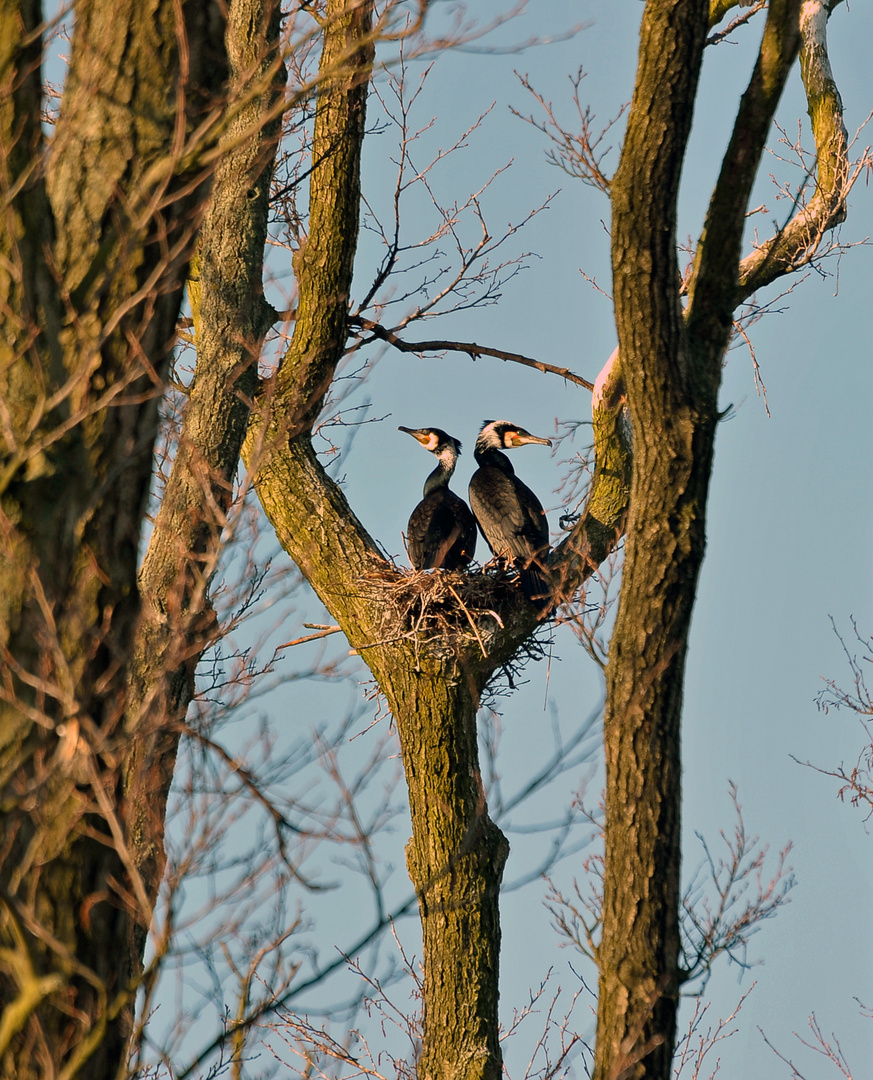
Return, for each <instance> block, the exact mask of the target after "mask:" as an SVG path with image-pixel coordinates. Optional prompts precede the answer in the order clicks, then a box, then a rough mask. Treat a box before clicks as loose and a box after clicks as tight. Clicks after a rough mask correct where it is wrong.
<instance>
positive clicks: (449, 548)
mask: <svg viewBox="0 0 873 1080" xmlns="http://www.w3.org/2000/svg"><path fill="white" fill-rule="evenodd" d="M398 430H400V431H405V432H406V433H407V434H408V435H411V436H412V437H413V438H414V439H417V440H418V442H420V443H421V445H422V446H423V447H424V448H425V449H426V450H430V452H431V453H432V454H436V456H437V457H438V458H439V465H437V467H436V468H435V469H434V471H433V472H432V473H431V474H430V476H428V478H427V480H425V482H424V498H423V499H422V500H421V502H420V503H419V504H418V506H416V508H415V509H414V510H413V511H412V514H411V515H410V518H409V524H408V525H407V527H406V538H407V543H408V545H409V558H410V560H411V562H412V565H413V566H414V567H415V569H416V570H431V569H442V570H463V569H464V568H465V567H466V566H467V565H468V564H469V562H470V560H471V559H472V558H473V553H474V552H475V550H476V520H475V518H474V517H473V515H472V513H471V512H470V507H469V506H467V504H466V503H465V502H464V500H463V499H462V498H460V497H459V496H458V495H456V494H455V493H454V492H453V491H449V486H448V485H449V480H451V478H452V473H453V472H454V471H455V464H456V462H457V460H458V455H459V454H460V453H461V444H460V443H459V442H458V440H457V439H453V438H452V436H451V435H447V434H446V432H445V431H443V430H442V429H441V428H415V429H413V428H406V427H401V428H399V429H398Z"/></svg>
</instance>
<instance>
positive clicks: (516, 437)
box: [399, 420, 552, 608]
mask: <svg viewBox="0 0 873 1080" xmlns="http://www.w3.org/2000/svg"><path fill="white" fill-rule="evenodd" d="M399 430H400V431H405V432H406V433H407V434H408V435H411V436H412V437H413V438H414V439H417V440H418V442H420V443H421V445H422V446H423V447H424V448H425V449H426V450H430V452H431V453H432V454H435V455H436V456H437V458H438V459H439V464H438V465H437V467H436V468H435V469H434V471H433V472H432V473H431V474H430V476H428V478H427V480H426V481H425V484H424V498H423V499H422V500H421V502H420V503H419V504H418V506H416V508H415V509H414V510H413V511H412V515H411V516H410V518H409V525H408V526H407V541H408V544H409V557H410V559H411V561H412V565H413V566H414V567H415V569H416V570H427V569H431V568H442V569H444V570H463V569H465V568H466V567H467V566H468V564H469V563H470V561H471V560H472V558H473V553H474V551H475V549H476V524H477V522H478V525H479V529H480V531H481V533H482V535H483V536H484V537H485V539H486V541H487V542H488V546H489V547H490V548H491V550H492V552H493V553H494V555H495V556H496V557H497V558H499V559H506V560H507V562H511V563H513V564H514V565H515V566H517V567H518V568H519V574H520V577H521V587H522V591H523V592H524V595H525V596H526V597H527V599H528V600H530V601H532V602H533V603H534V604H536V605H537V607H541V608H545V607H548V606H549V600H548V593H549V582H548V578H547V576H546V575H545V573H544V572H543V570H542V569H541V567H542V566H543V564H544V562H545V558H546V556H547V554H548V550H549V526H548V522H547V521H546V512H545V510H543V506H542V503H541V502H540V500H539V499H538V498H537V497H536V495H534V493H533V492H532V491H531V489H530V488H529V487H528V486H527V485H526V484H523V483H522V482H521V480H519V479H518V477H517V476H516V475H515V470H514V469H513V467H512V463H511V462H510V460H509V458H508V457H507V456H506V455H505V454H504V453H502V452H501V451H502V450H509V449H512V448H513V447H516V446H524V445H525V444H527V443H540V444H541V445H543V446H551V445H552V443H551V440H550V439H540V438H539V437H538V436H536V435H531V433H530V432H529V431H525V429H524V428H522V427H519V426H518V425H517V424H512V423H510V422H509V421H508V420H486V422H485V423H484V424H483V426H482V430H481V431H480V432H479V437H478V439H477V440H476V449H475V451H474V457H475V458H476V463H477V464H478V466H479V468H478V469H477V470H476V472H475V473H473V477H472V479H471V480H470V506H472V508H473V513H471V512H470V507H468V506H467V504H466V503H465V502H464V500H463V499H461V498H459V497H458V496H457V495H456V494H455V493H454V492H453V491H450V490H449V486H448V485H449V480H450V479H451V477H452V473H453V472H454V471H455V465H456V464H457V461H458V455H459V454H460V453H461V444H460V443H459V442H458V440H457V439H455V438H453V437H452V436H451V435H448V434H447V433H446V432H445V431H443V430H442V429H441V428H407V427H401V428H399ZM474 514H475V518H474V516H473V515H474Z"/></svg>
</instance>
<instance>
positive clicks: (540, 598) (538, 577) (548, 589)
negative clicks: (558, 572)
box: [520, 564, 554, 611]
mask: <svg viewBox="0 0 873 1080" xmlns="http://www.w3.org/2000/svg"><path fill="white" fill-rule="evenodd" d="M520 577H521V591H522V592H523V593H524V595H525V597H526V598H527V599H528V600H529V601H530V602H531V603H532V604H533V605H534V607H537V608H539V609H540V611H546V610H548V609H550V608H552V607H554V601H553V600H552V583H551V581H550V580H549V576H548V574H547V573H546V571H545V570H543V568H542V567H540V566H536V565H534V564H531V565H530V566H525V567H524V568H523V569H522V570H521V572H520Z"/></svg>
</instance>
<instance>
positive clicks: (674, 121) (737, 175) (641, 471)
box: [594, 0, 800, 1080]
mask: <svg viewBox="0 0 873 1080" xmlns="http://www.w3.org/2000/svg"><path fill="white" fill-rule="evenodd" d="M708 8H709V5H708V3H707V2H706V0H701V2H687V3H686V2H681V3H675V2H671V0H650V2H649V3H648V4H647V5H646V11H645V15H644V17H643V27H642V31H641V35H640V41H641V45H640V56H639V65H638V68H637V82H636V87H635V90H634V98H633V102H632V105H631V111H630V115H629V119H628V128H627V134H626V137H625V141H624V146H623V148H622V154H621V161H620V164H619V168H618V171H617V173H616V175H615V178H614V180H613V183H612V188H611V194H612V208H613V218H612V258H613V280H614V294H615V311H616V326H617V328H618V336H619V350H620V354H621V359H622V371H623V374H624V379H625V385H626V388H627V399H628V407H629V410H630V414H631V418H632V424H633V469H632V481H631V500H630V507H631V509H630V512H629V515H628V522H627V533H626V543H625V559H624V567H623V571H622V587H621V595H620V601H619V610H618V615H617V618H616V625H615V630H614V633H613V636H612V640H611V643H610V656H609V665H608V669H607V702H606V714H605V718H604V738H605V744H606V860H605V869H604V894H603V924H602V940H601V943H600V947H599V951H598V957H597V959H598V965H599V970H600V984H599V999H598V1022H597V1043H596V1059H595V1069H594V1077H595V1080H619V1078H624V1077H635V1078H637V1077H657V1078H661V1080H666V1078H668V1077H669V1076H670V1075H671V1074H672V1068H673V1049H674V1043H675V1035H676V1010H677V1006H678V992H679V986H680V984H681V982H682V977H683V975H682V971H681V970H680V957H679V923H678V919H679V902H680V880H679V878H680V840H681V817H680V802H681V756H680V721H681V711H682V687H683V680H684V671H685V658H686V652H687V644H688V634H689V630H690V625H691V614H692V610H693V606H694V598H695V594H696V591H697V581H698V575H699V572H700V566H701V563H702V560H703V553H704V548H705V542H706V531H705V525H706V500H707V494H708V489H709V478H710V475H711V472H712V462H713V448H714V438H715V431H716V425H717V422H718V418H719V417H718V405H717V395H718V388H719V383H720V379H721V369H722V360H723V356H724V352H725V350H726V348H727V344H728V338H729V334H730V330H731V324H732V317H733V311H734V306H735V303H736V297H737V292H736V281H737V273H738V267H739V256H740V245H741V241H742V235H743V226H744V221H745V208H746V206H747V205H748V199H749V194H750V192H751V186H752V182H753V180H754V177H755V173H756V170H757V166H758V161H759V159H760V155H761V152H762V150H763V147H764V141H765V139H766V137H767V134H768V132H769V127H770V123H771V121H772V117H773V114H774V112H775V109H776V105H777V104H778V101H779V97H780V95H781V92H782V87H783V86H784V83H785V78H786V76H787V74H788V71H789V70H790V67H791V64H792V62H793V60H794V57H795V55H796V53H797V48H798V43H799V10H800V4H799V2H798V0H783V2H777V0H774V2H772V3H771V4H770V7H769V11H768V17H767V24H766V28H765V31H764V35H763V40H762V45H761V51H760V56H759V59H758V63H757V65H756V68H755V71H754V73H753V75H752V78H751V81H750V84H749V88H748V90H747V92H746V94H745V95H744V97H743V100H742V103H741V106H740V110H739V113H738V116H737V122H736V126H735V129H734V135H733V138H732V140H731V143H730V146H729V148H728V151H727V154H726V157H725V161H724V163H723V167H722V171H721V175H720V177H719V180H718V184H717V187H716V190H715V193H714V195H713V201H712V204H711V206H710V210H709V213H708V215H707V219H706V224H705V227H704V232H703V235H702V237H701V241H700V244H699V246H698V249H697V253H696V260H695V265H694V271H693V275H692V279H691V283H690V286H689V290H688V293H689V303H688V306H687V308H686V309H685V311H683V310H682V307H681V305H680V297H679V290H678V288H677V282H678V281H679V278H680V275H679V267H678V262H677V245H676V235H675V229H676V200H677V196H678V189H679V179H680V170H681V165H682V161H683V158H684V154H685V146H686V141H687V138H688V133H689V131H690V127H691V117H692V112H693V106H694V98H695V94H696V84H697V76H698V72H699V68H700V62H701V56H702V52H703V47H704V37H705V34H706V31H707V26H708ZM642 193H645V197H642ZM794 254H795V257H796V249H795V252H794ZM746 295H747V294H746Z"/></svg>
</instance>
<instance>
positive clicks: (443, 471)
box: [424, 457, 455, 496]
mask: <svg viewBox="0 0 873 1080" xmlns="http://www.w3.org/2000/svg"><path fill="white" fill-rule="evenodd" d="M454 471H455V460H454V458H449V457H445V458H442V457H441V458H440V463H439V465H437V467H436V468H435V469H434V471H433V472H432V473H431V474H430V476H429V477H428V478H427V480H425V482H424V494H425V496H427V495H430V493H431V492H432V491H439V489H440V488H444V487H447V486H448V483H449V480H451V478H452V473H453V472H454Z"/></svg>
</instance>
